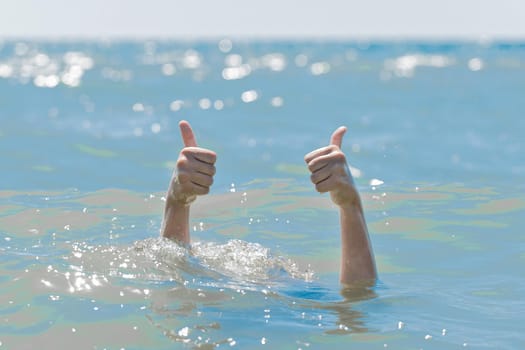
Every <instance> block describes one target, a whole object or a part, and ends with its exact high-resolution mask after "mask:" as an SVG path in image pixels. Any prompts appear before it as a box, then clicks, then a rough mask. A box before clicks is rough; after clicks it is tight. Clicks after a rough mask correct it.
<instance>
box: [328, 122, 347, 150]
mask: <svg viewBox="0 0 525 350" xmlns="http://www.w3.org/2000/svg"><path fill="white" fill-rule="evenodd" d="M345 132H346V126H340V127H339V128H337V130H336V131H334V133H333V134H332V137H331V138H330V144H331V145H335V146H337V147H339V148H341V145H342V143H343V136H344V134H345Z"/></svg>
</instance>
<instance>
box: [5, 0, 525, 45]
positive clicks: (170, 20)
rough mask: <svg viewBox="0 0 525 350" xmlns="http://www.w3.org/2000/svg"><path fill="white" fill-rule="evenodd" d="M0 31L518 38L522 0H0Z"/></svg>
mask: <svg viewBox="0 0 525 350" xmlns="http://www.w3.org/2000/svg"><path fill="white" fill-rule="evenodd" d="M2 37H3V38H20V37H48V38H57V37H58V38H79V37H80V38H86V37H87V38H99V37H125V38H144V37H168V38H176V39H194V38H211V37H213V38H220V37H232V38H265V37H266V38H327V37H328V38H329V37H332V38H346V39H352V38H370V39H373V38H392V37H394V38H446V39H448V38H471V39H472V38H473V39H476V38H480V37H489V38H511V39H525V0H360V1H355V0H258V1H251V0H184V1H181V0H89V1H85V0H1V3H0V38H2Z"/></svg>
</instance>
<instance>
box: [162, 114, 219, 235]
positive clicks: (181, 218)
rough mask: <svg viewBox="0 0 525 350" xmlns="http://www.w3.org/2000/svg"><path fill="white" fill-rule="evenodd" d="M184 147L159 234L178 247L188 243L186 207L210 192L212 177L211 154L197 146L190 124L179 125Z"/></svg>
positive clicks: (169, 191)
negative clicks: (175, 243) (172, 241)
mask: <svg viewBox="0 0 525 350" xmlns="http://www.w3.org/2000/svg"><path fill="white" fill-rule="evenodd" d="M179 128H180V133H181V136H182V140H183V142H184V148H183V149H182V150H181V151H180V154H179V158H178V159H177V164H176V166H175V170H174V171H173V176H172V178H171V181H170V185H169V188H168V193H167V195H166V206H165V208H164V219H163V221H162V227H161V235H162V236H163V237H166V238H170V239H173V240H175V241H177V242H179V243H181V244H182V245H188V244H189V243H190V230H189V222H190V205H191V203H192V202H193V201H195V199H196V198H197V196H199V195H205V194H208V193H209V192H210V186H211V185H212V184H213V176H214V175H215V161H216V160H217V155H216V154H215V152H213V151H210V150H208V149H205V148H200V147H198V146H197V140H196V139H195V135H194V134H193V130H192V129H191V126H190V124H189V123H188V122H187V121H185V120H182V121H181V122H180V123H179Z"/></svg>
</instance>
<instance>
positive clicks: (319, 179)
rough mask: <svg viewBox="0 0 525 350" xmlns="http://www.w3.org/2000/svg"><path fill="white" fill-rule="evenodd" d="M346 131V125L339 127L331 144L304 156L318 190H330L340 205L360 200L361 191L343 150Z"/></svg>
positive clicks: (333, 199) (322, 191)
mask: <svg viewBox="0 0 525 350" xmlns="http://www.w3.org/2000/svg"><path fill="white" fill-rule="evenodd" d="M345 132H346V127H344V126H341V127H339V128H338V129H337V130H336V131H334V133H333V134H332V137H331V139H330V145H329V146H326V147H322V148H319V149H316V150H315V151H312V152H310V153H308V154H307V155H306V156H305V157H304V160H305V161H306V164H308V169H309V170H310V172H311V173H312V175H311V176H310V178H311V180H312V182H313V183H314V185H315V188H316V190H317V191H319V192H320V193H324V192H330V196H331V197H332V201H333V202H334V203H335V204H337V205H338V206H340V207H342V206H346V205H351V204H355V203H358V202H359V193H358V192H357V189H356V188H355V185H354V180H353V178H352V174H351V172H350V169H349V168H348V164H347V162H346V157H345V155H344V153H343V152H342V151H341V144H342V142H343V136H344V134H345Z"/></svg>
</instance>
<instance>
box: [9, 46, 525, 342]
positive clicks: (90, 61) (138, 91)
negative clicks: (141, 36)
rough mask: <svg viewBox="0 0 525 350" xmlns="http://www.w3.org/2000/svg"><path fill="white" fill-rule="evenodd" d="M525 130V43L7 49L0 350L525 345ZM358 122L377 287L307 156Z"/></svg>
mask: <svg viewBox="0 0 525 350" xmlns="http://www.w3.org/2000/svg"><path fill="white" fill-rule="evenodd" d="M524 111H525V43H523V42H491V41H487V40H482V41H479V42H475V41H472V42H447V41H442V42H440V41H436V42H411V41H407V42H404V41H392V42H366V41H352V42H343V41H333V42H330V41H236V40H230V39H227V38H225V39H222V40H216V41H195V42H194V41H169V40H157V41H155V40H151V41H112V40H102V39H101V40H98V41H53V40H48V41H45V40H43V41H31V40H3V41H2V40H0V180H1V181H0V291H1V292H0V349H4V348H5V349H35V347H37V348H39V349H71V348H76V349H199V348H202V349H215V348H223V349H224V348H226V349H228V348H238V349H263V348H269V349H303V350H306V349H385V348H386V349H403V350H405V349H524V348H525V326H524V325H525V316H524V314H525V298H524V295H525V278H524V276H525V272H524V271H525V235H524V230H523V226H524V225H523V219H524V218H525V215H524V213H525V149H524V134H525V116H524ZM182 119H185V120H188V121H189V122H190V123H191V124H192V126H193V129H194V131H195V133H196V137H197V141H198V143H199V146H201V147H206V148H209V149H212V150H214V151H216V152H217V154H218V161H217V175H216V176H215V183H214V186H213V187H212V190H211V193H210V194H209V195H208V196H204V197H200V198H198V199H197V201H196V202H195V204H194V205H193V207H192V219H191V226H192V229H191V231H192V232H191V233H192V238H193V243H192V246H191V248H189V249H186V248H183V247H180V246H178V245H176V244H175V243H173V242H170V241H167V240H162V239H160V238H159V229H160V224H161V220H162V213H163V206H164V200H165V199H164V196H165V190H166V188H167V186H168V183H169V180H170V177H171V173H172V170H173V166H174V162H175V161H176V159H177V157H178V153H179V151H180V149H181V147H182V142H181V139H180V135H179V130H178V122H179V120H182ZM340 125H346V126H347V127H348V132H347V134H346V135H345V139H344V141H343V147H342V149H343V151H344V152H345V153H346V156H347V159H348V161H349V163H350V165H351V166H352V172H353V174H354V177H355V181H356V184H357V186H358V188H359V190H360V192H361V195H362V199H363V203H364V207H365V213H366V218H367V222H368V228H369V231H370V236H371V240H372V244H373V248H374V252H375V256H376V260H377V267H378V273H379V281H378V282H377V285H375V286H374V287H373V288H350V289H343V288H342V286H341V285H340V284H339V282H338V267H339V254H340V239H339V224H338V212H337V209H336V208H335V207H334V206H333V205H332V204H331V202H330V200H329V197H328V196H327V195H321V194H318V193H317V192H316V191H315V189H314V187H313V186H312V184H311V183H310V180H309V174H308V171H307V169H306V167H305V164H304V160H303V156H304V155H305V154H306V153H308V152H310V151H311V150H313V149H315V148H318V147H322V146H324V145H326V144H328V141H329V138H330V134H331V133H332V131H333V130H335V129H336V128H337V127H338V126H340Z"/></svg>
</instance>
